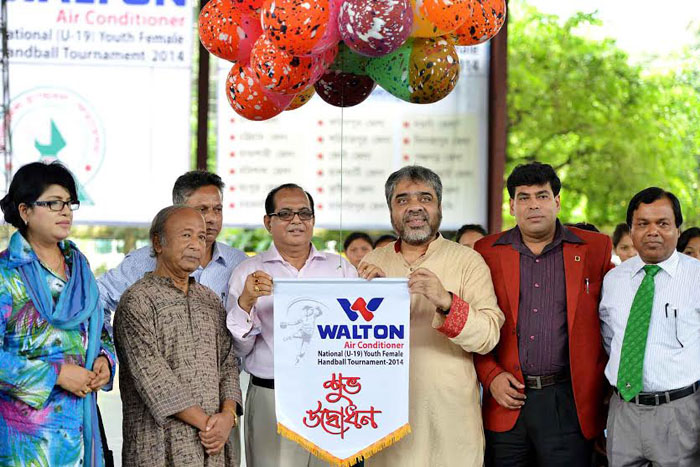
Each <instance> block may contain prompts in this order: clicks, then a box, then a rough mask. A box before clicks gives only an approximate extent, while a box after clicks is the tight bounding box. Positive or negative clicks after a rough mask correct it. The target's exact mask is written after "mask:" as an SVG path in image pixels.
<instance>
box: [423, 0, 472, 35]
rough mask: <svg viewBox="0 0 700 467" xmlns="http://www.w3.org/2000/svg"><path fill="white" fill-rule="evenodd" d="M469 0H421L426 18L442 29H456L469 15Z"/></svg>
mask: <svg viewBox="0 0 700 467" xmlns="http://www.w3.org/2000/svg"><path fill="white" fill-rule="evenodd" d="M469 2H470V0H423V11H424V12H425V16H426V18H428V20H430V22H431V23H433V24H434V25H435V27H436V28H437V29H439V30H442V31H447V32H451V31H454V30H455V29H457V28H458V27H459V26H461V25H462V23H464V22H465V21H466V20H467V18H469V16H470V15H471V9H470V6H471V5H470V3H469Z"/></svg>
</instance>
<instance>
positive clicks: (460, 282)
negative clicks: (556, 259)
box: [363, 236, 504, 467]
mask: <svg viewBox="0 0 700 467" xmlns="http://www.w3.org/2000/svg"><path fill="white" fill-rule="evenodd" d="M363 262H368V263H370V264H374V265H376V266H378V267H380V268H381V269H382V270H383V271H384V272H385V273H386V275H387V277H406V276H408V275H409V274H411V272H413V271H415V270H416V269H418V268H426V269H429V270H430V271H432V272H433V273H435V274H436V275H437V276H438V277H439V278H440V280H441V282H442V285H443V287H445V289H447V290H448V291H449V292H452V293H453V294H455V295H457V296H459V297H460V298H461V299H462V300H464V301H466V302H467V303H468V304H469V314H468V318H467V321H466V324H465V325H464V328H463V329H462V331H461V332H460V333H459V335H457V336H456V337H455V338H453V339H450V338H448V337H447V336H446V335H445V334H443V333H441V332H439V331H438V330H437V329H436V328H438V327H440V326H441V325H442V324H443V323H444V321H445V318H444V316H443V315H441V314H439V313H436V307H435V306H434V305H433V304H432V303H431V302H430V301H429V300H428V299H427V298H425V297H424V296H422V295H411V367H410V392H409V394H410V398H409V403H410V411H409V416H410V423H411V431H412V433H410V434H408V435H406V436H405V437H404V438H403V439H402V440H400V441H398V442H397V443H396V444H394V445H393V446H390V447H388V448H386V449H384V450H383V451H380V452H379V453H378V454H376V455H374V456H372V457H371V458H369V459H367V462H366V464H367V466H368V467H379V466H386V467H399V466H400V467H455V466H458V467H472V466H473V467H481V466H482V465H483V461H484V430H483V425H482V422H481V406H480V403H479V383H478V382H477V379H476V371H475V370H474V362H473V360H472V352H477V353H480V354H483V353H487V352H489V351H490V350H491V349H493V348H494V347H495V346H496V344H497V343H498V337H499V332H500V328H501V326H502V325H503V321H504V316H503V313H502V312H501V310H500V309H499V308H498V304H497V302H496V295H495V294H494V291H493V283H492V282H491V273H490V272H489V268H488V266H486V263H485V262H484V260H483V259H482V258H481V255H479V254H478V253H477V252H475V251H474V250H472V249H471V248H467V247H464V246H462V245H459V244H457V243H455V242H452V241H449V240H446V239H444V238H443V237H442V236H438V238H437V239H435V240H434V241H433V242H432V243H431V244H430V246H429V248H428V251H427V252H426V253H425V255H423V256H422V257H420V258H419V259H418V260H416V261H415V262H414V263H413V264H410V265H409V264H408V263H407V262H406V260H405V259H404V257H403V255H402V254H401V253H397V252H396V251H395V250H394V244H393V243H392V244H390V245H387V246H385V247H383V248H379V249H376V250H374V251H372V252H370V253H369V254H368V255H367V256H366V257H365V258H364V259H363Z"/></svg>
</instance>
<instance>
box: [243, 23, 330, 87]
mask: <svg viewBox="0 0 700 467" xmlns="http://www.w3.org/2000/svg"><path fill="white" fill-rule="evenodd" d="M250 65H251V67H252V68H253V70H254V71H255V74H256V75H257V77H258V79H259V80H260V84H262V86H263V87H264V88H266V89H268V90H270V91H273V92H278V93H282V94H292V95H296V94H298V93H299V92H300V91H301V90H303V89H306V88H307V87H309V86H311V85H312V84H313V82H314V79H318V78H320V77H321V75H322V74H323V69H325V68H323V65H324V64H323V58H322V57H321V56H318V55H316V56H309V57H293V56H292V55H290V54H288V53H286V52H284V51H282V50H280V49H278V48H277V47H275V45H274V44H273V43H272V41H271V40H270V39H268V38H267V37H266V36H265V35H264V34H263V35H262V36H260V37H259V38H258V40H257V41H256V42H255V45H254V46H253V51H252V52H251V55H250Z"/></svg>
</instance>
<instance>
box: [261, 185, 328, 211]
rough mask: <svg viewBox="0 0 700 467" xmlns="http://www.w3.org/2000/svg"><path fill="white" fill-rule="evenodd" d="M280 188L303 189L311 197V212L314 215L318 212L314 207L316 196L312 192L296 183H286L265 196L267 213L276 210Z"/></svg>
mask: <svg viewBox="0 0 700 467" xmlns="http://www.w3.org/2000/svg"><path fill="white" fill-rule="evenodd" d="M280 190H301V191H303V192H304V193H305V194H306V197H307V198H309V204H310V205H311V212H312V213H313V214H314V215H315V214H316V211H315V209H314V198H313V197H312V196H311V193H309V192H308V191H306V190H304V189H303V188H302V187H300V186H299V185H297V184H296V183H285V184H284V185H280V186H278V187H276V188H273V189H272V190H270V192H269V193H268V194H267V197H266V198H265V214H267V215H268V216H269V215H270V214H272V213H274V212H275V195H276V194H277V192H278V191H280Z"/></svg>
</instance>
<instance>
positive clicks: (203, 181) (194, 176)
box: [173, 170, 225, 205]
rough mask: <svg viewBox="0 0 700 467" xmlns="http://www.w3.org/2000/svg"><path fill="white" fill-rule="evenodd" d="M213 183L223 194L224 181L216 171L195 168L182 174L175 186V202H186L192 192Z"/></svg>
mask: <svg viewBox="0 0 700 467" xmlns="http://www.w3.org/2000/svg"><path fill="white" fill-rule="evenodd" d="M211 185H213V186H215V187H216V188H218V189H219V193H221V196H223V194H224V187H225V185H224V182H223V181H222V180H221V177H219V176H218V175H216V174H215V173H211V172H207V171H206V170H193V171H191V172H187V173H186V174H184V175H180V176H179V177H178V178H177V180H175V185H174V186H173V204H174V205H175V204H185V203H186V202H187V198H189V197H190V196H191V195H192V193H194V192H195V191H197V190H198V189H200V188H202V187H205V186H211Z"/></svg>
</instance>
